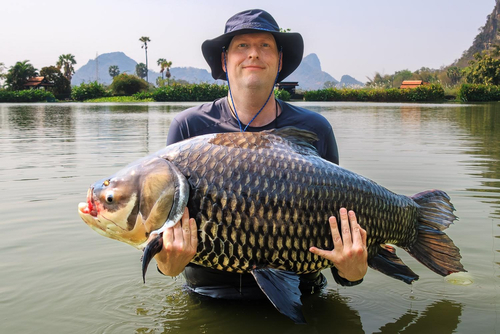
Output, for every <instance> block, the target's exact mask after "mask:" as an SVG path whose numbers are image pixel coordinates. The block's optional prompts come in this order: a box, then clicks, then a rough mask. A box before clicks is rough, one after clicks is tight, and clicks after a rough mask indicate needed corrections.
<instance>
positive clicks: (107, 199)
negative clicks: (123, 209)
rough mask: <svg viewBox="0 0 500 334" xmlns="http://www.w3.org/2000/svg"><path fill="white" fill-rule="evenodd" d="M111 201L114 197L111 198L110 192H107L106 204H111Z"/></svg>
mask: <svg viewBox="0 0 500 334" xmlns="http://www.w3.org/2000/svg"><path fill="white" fill-rule="evenodd" d="M113 199H114V196H113V193H112V192H109V193H107V194H106V203H108V204H112V203H113Z"/></svg>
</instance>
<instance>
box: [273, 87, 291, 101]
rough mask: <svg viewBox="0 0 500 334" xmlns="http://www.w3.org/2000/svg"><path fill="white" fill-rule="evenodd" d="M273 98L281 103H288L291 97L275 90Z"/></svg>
mask: <svg viewBox="0 0 500 334" xmlns="http://www.w3.org/2000/svg"><path fill="white" fill-rule="evenodd" d="M274 97H276V98H277V99H280V100H281V101H290V98H291V97H292V95H291V94H290V93H289V92H287V91H286V90H284V89H275V90H274Z"/></svg>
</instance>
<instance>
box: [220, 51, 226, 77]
mask: <svg viewBox="0 0 500 334" xmlns="http://www.w3.org/2000/svg"><path fill="white" fill-rule="evenodd" d="M225 52H226V51H222V52H221V54H220V62H221V64H222V70H223V71H224V72H226V65H225V64H224V53H225Z"/></svg>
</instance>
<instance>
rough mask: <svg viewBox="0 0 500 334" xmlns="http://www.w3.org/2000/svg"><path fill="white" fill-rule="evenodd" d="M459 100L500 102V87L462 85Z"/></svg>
mask: <svg viewBox="0 0 500 334" xmlns="http://www.w3.org/2000/svg"><path fill="white" fill-rule="evenodd" d="M458 98H459V99H460V100H461V101H464V102H487V101H500V86H493V85H479V84H462V85H461V86H460V89H459V90H458Z"/></svg>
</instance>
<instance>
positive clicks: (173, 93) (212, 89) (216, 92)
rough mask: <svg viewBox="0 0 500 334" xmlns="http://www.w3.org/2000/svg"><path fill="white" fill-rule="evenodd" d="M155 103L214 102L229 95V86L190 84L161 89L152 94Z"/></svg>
mask: <svg viewBox="0 0 500 334" xmlns="http://www.w3.org/2000/svg"><path fill="white" fill-rule="evenodd" d="M151 95H152V97H153V99H154V100H155V101H160V102H165V101H213V100H216V99H219V98H221V97H224V96H226V95H227V86H222V85H217V84H206V83H203V84H189V85H172V86H166V87H160V88H158V89H156V90H155V91H154V92H153V93H152V94H151Z"/></svg>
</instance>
